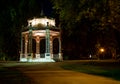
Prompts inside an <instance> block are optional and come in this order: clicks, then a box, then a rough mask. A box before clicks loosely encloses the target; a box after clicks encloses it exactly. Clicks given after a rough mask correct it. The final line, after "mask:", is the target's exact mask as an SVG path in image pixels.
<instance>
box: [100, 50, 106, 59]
mask: <svg viewBox="0 0 120 84" xmlns="http://www.w3.org/2000/svg"><path fill="white" fill-rule="evenodd" d="M99 51H100V53H101V55H102V58H103V59H104V52H105V49H104V48H100V50H99Z"/></svg>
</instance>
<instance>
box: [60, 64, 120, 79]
mask: <svg viewBox="0 0 120 84" xmlns="http://www.w3.org/2000/svg"><path fill="white" fill-rule="evenodd" d="M119 65H120V64H118V63H99V62H86V63H75V64H67V65H63V66H62V67H63V68H64V69H67V70H73V71H78V72H82V73H87V74H92V75H99V76H105V77H110V78H113V79H116V80H119V81H120V66H119Z"/></svg>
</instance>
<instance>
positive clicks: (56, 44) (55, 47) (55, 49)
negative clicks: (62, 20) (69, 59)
mask: <svg viewBox="0 0 120 84" xmlns="http://www.w3.org/2000/svg"><path fill="white" fill-rule="evenodd" d="M58 53H59V40H58V38H55V39H54V40H53V54H58Z"/></svg>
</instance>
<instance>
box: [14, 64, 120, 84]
mask: <svg viewBox="0 0 120 84" xmlns="http://www.w3.org/2000/svg"><path fill="white" fill-rule="evenodd" d="M16 69H18V70H20V71H21V72H23V73H24V74H25V75H26V76H28V77H29V78H30V79H31V80H32V81H33V82H34V84H120V81H116V80H113V79H110V78H105V77H100V76H94V75H89V74H84V73H79V72H74V71H69V70H64V69H62V68H61V67H60V63H38V64H30V65H29V64H28V65H24V66H21V67H17V68H16ZM31 84H32V83H31Z"/></svg>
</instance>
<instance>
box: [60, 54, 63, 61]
mask: <svg viewBox="0 0 120 84" xmlns="http://www.w3.org/2000/svg"><path fill="white" fill-rule="evenodd" d="M59 59H60V61H63V57H62V53H59Z"/></svg>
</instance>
